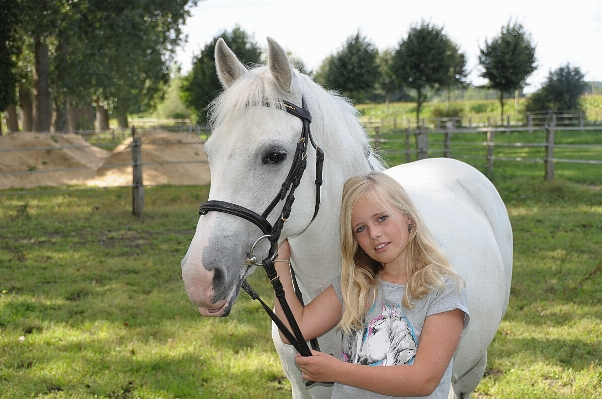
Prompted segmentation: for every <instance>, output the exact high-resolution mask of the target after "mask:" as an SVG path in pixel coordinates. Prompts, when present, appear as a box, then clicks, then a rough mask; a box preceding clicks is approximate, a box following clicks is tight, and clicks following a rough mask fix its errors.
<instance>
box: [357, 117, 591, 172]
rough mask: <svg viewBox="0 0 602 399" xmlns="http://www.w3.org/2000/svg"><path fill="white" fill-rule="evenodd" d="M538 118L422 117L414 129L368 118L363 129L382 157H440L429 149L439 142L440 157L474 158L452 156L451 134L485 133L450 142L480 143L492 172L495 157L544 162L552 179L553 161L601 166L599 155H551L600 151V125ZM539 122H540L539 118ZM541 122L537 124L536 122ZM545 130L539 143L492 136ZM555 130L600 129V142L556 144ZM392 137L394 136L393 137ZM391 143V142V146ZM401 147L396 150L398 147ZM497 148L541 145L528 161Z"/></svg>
mask: <svg viewBox="0 0 602 399" xmlns="http://www.w3.org/2000/svg"><path fill="white" fill-rule="evenodd" d="M536 120H537V119H535V118H533V119H531V118H530V119H529V122H530V123H529V124H528V125H527V126H510V125H507V126H491V125H490V126H484V127H470V126H468V127H463V126H461V125H460V124H459V123H458V119H457V118H448V119H442V121H444V122H445V125H444V126H443V127H441V124H440V123H438V124H435V126H436V127H435V128H433V129H429V128H427V127H426V126H425V123H424V120H423V121H422V123H421V126H419V127H418V128H417V129H416V128H409V127H408V128H406V129H402V130H400V129H395V126H393V127H392V126H391V125H383V124H382V122H381V123H380V124H379V123H375V122H376V121H371V123H370V124H366V128H367V130H368V132H369V133H370V134H371V136H372V140H373V146H374V148H375V150H376V152H377V153H378V154H379V155H381V156H387V155H393V154H404V155H405V161H406V162H411V161H412V160H413V158H415V159H424V158H428V157H429V156H439V154H437V155H435V154H434V151H433V150H432V149H431V145H433V144H438V145H441V146H442V148H443V150H442V154H441V155H442V156H443V157H447V158H450V157H453V158H474V157H475V156H474V155H468V156H465V157H462V156H458V155H459V154H454V156H452V155H451V149H452V140H451V138H452V136H457V135H459V134H483V135H485V141H481V142H476V143H475V142H470V143H467V142H454V143H453V144H454V145H456V146H462V145H472V146H474V145H479V146H482V147H485V149H486V151H485V155H484V158H485V159H486V161H487V169H488V171H489V172H492V171H493V168H494V161H495V160H504V161H533V162H543V164H544V167H545V168H544V170H545V179H546V180H553V179H554V163H555V162H571V163H584V164H594V165H602V157H601V158H600V159H589V160H588V159H569V158H555V157H554V149H555V148H571V149H584V150H585V149H587V150H598V149H600V150H602V126H584V125H583V119H582V118H579V117H577V119H576V120H577V123H578V126H570V125H571V124H573V123H574V122H575V119H574V118H573V120H572V122H573V123H568V122H567V119H566V116H564V115H561V116H558V115H549V116H548V117H547V118H546V122H545V123H544V124H543V126H540V127H538V126H537V125H536V124H535V123H532V122H533V121H536ZM538 122H541V121H538ZM539 124H540V123H538V125H539ZM542 129H543V130H544V131H545V141H544V142H541V143H504V142H496V141H495V137H496V134H499V133H510V132H527V133H532V132H535V131H537V130H539V131H541V130H542ZM385 130H386V131H387V134H383V132H384V131H385ZM558 131H599V132H600V141H599V142H600V144H557V143H555V136H556V132H558ZM434 135H439V136H441V135H442V136H443V142H436V141H433V140H432V139H431V137H432V136H434ZM412 136H414V140H412ZM392 137H394V138H392ZM412 141H414V143H415V149H412ZM385 144H389V145H388V146H387V147H392V146H396V147H398V148H396V149H384V148H382V147H383V146H384V145H385ZM391 144H393V145H391ZM400 147H401V148H402V149H399V148H400ZM496 147H498V148H499V147H513V148H529V147H531V148H532V147H541V148H542V149H543V151H542V157H541V158H536V159H531V160H527V159H525V158H521V157H513V158H512V157H503V156H495V155H494V150H495V148H496Z"/></svg>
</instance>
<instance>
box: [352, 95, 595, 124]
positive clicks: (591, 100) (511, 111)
mask: <svg viewBox="0 0 602 399" xmlns="http://www.w3.org/2000/svg"><path fill="white" fill-rule="evenodd" d="M524 104H525V98H520V99H519V102H518V108H516V103H515V101H514V98H507V99H505V100H504V119H506V117H507V116H509V117H510V121H511V122H512V123H514V122H524V120H525V117H524V115H523V109H524ZM356 108H357V109H358V110H359V111H360V113H361V115H362V119H363V120H365V121H367V120H368V119H370V118H371V119H372V120H378V119H383V118H384V119H388V120H392V119H394V118H396V119H397V123H399V124H401V123H402V122H403V120H404V119H405V120H406V121H408V122H411V123H415V120H416V103H412V102H399V103H391V104H390V105H389V108H388V109H386V108H385V105H384V104H358V105H356ZM581 108H582V109H583V110H584V111H585V115H586V120H587V121H597V122H598V123H600V121H602V95H599V94H598V95H584V96H582V97H581ZM450 109H452V110H453V111H454V112H455V114H457V115H460V116H462V117H463V120H464V123H465V124H466V123H467V121H468V118H471V119H472V123H473V124H477V123H485V122H486V121H487V118H490V120H491V122H492V123H499V120H500V104H499V100H459V101H452V102H451V103H450ZM445 111H446V104H445V103H441V102H426V103H424V104H423V105H422V109H421V112H420V118H425V119H429V118H435V117H439V116H441V115H442V114H444V113H445ZM505 122H506V121H505V120H504V123H505Z"/></svg>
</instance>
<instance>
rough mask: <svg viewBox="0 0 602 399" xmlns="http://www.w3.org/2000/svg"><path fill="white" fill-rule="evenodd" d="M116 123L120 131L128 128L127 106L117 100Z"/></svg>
mask: <svg viewBox="0 0 602 399" xmlns="http://www.w3.org/2000/svg"><path fill="white" fill-rule="evenodd" d="M117 122H118V123H119V127H120V128H122V129H127V128H128V127H129V126H128V114H127V106H126V105H125V104H124V103H123V102H121V101H119V100H117Z"/></svg>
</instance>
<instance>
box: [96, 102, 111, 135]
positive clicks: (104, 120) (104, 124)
mask: <svg viewBox="0 0 602 399" xmlns="http://www.w3.org/2000/svg"><path fill="white" fill-rule="evenodd" d="M96 129H97V130H98V131H99V132H102V131H103V130H109V111H108V110H107V109H106V108H105V107H103V106H102V105H97V106H96Z"/></svg>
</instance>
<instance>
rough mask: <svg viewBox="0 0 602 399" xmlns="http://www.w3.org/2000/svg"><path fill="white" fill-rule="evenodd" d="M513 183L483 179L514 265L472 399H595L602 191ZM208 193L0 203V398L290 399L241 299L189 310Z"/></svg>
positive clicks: (261, 329) (601, 379)
mask: <svg viewBox="0 0 602 399" xmlns="http://www.w3.org/2000/svg"><path fill="white" fill-rule="evenodd" d="M520 173H521V170H520V169H515V170H514V171H512V172H508V175H504V174H502V173H498V174H496V175H494V176H493V181H494V183H495V184H496V185H497V187H498V189H499V190H500V192H501V194H502V197H503V198H504V200H505V202H506V204H507V206H508V210H509V213H510V217H511V222H512V225H513V229H514V240H515V256H514V265H515V266H514V276H513V286H512V290H511V297H510V305H509V308H508V312H507V314H506V317H505V319H504V321H503V322H502V324H501V326H500V328H499V331H498V334H497V336H496V338H495V340H494V341H493V343H492V345H491V347H490V352H489V361H488V366H487V372H486V376H485V377H484V379H483V380H482V382H481V384H480V385H479V387H478V392H477V395H475V397H481V398H489V397H492V398H517V399H518V398H521V399H522V398H561V397H562V398H592V397H601V396H602V363H601V360H600V359H602V290H600V286H601V285H602V263H601V262H602V191H601V189H600V186H599V185H598V186H595V187H589V186H585V185H581V184H577V183H574V182H570V181H568V180H558V181H555V182H544V181H543V179H542V178H541V177H540V176H537V177H532V176H528V175H527V176H525V177H516V176H518V175H520ZM510 175H511V176H512V177H508V176H510ZM207 192H208V187H206V186H202V187H155V188H148V189H147V190H146V203H145V214H144V217H143V218H142V219H136V218H134V217H133V216H132V214H131V190H130V189H124V188H118V189H106V190H69V191H67V192H63V193H56V192H54V191H53V190H44V189H39V190H35V194H30V195H27V196H23V195H10V194H11V192H10V191H5V192H2V194H4V195H1V196H0V293H1V294H0V397H2V398H111V399H113V398H120V399H121V398H288V397H290V385H289V383H288V381H287V380H286V379H285V378H284V374H283V372H282V370H281V367H280V364H279V360H278V358H277V355H276V353H275V350H274V348H273V345H272V342H271V338H270V321H269V318H268V317H267V316H266V315H265V314H264V313H263V310H262V309H261V307H260V306H259V304H257V303H256V302H253V301H251V300H250V299H249V298H247V297H246V296H245V295H244V294H242V295H241V297H240V298H239V301H238V303H237V305H236V306H235V307H234V310H233V313H232V314H231V315H230V317H229V318H226V319H212V318H202V317H200V315H199V314H198V312H197V310H196V309H195V308H194V307H193V306H192V305H191V304H190V302H189V300H188V298H187V296H186V293H185V290H184V287H183V284H182V282H181V277H180V260H181V259H182V257H183V256H184V254H185V252H186V250H187V247H188V243H189V241H190V239H191V238H192V235H193V234H194V229H195V226H196V223H197V220H198V214H197V212H198V205H199V203H200V202H201V201H203V200H204V199H205V198H206V197H207ZM251 278H252V279H253V280H252V285H253V286H254V287H255V288H256V289H257V290H258V291H259V292H260V294H261V295H262V297H264V298H266V299H270V298H271V296H272V295H271V292H270V288H269V283H268V282H267V281H266V280H267V279H266V278H265V276H264V275H262V273H260V272H258V273H255V274H254V275H253V276H252V277H251Z"/></svg>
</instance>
